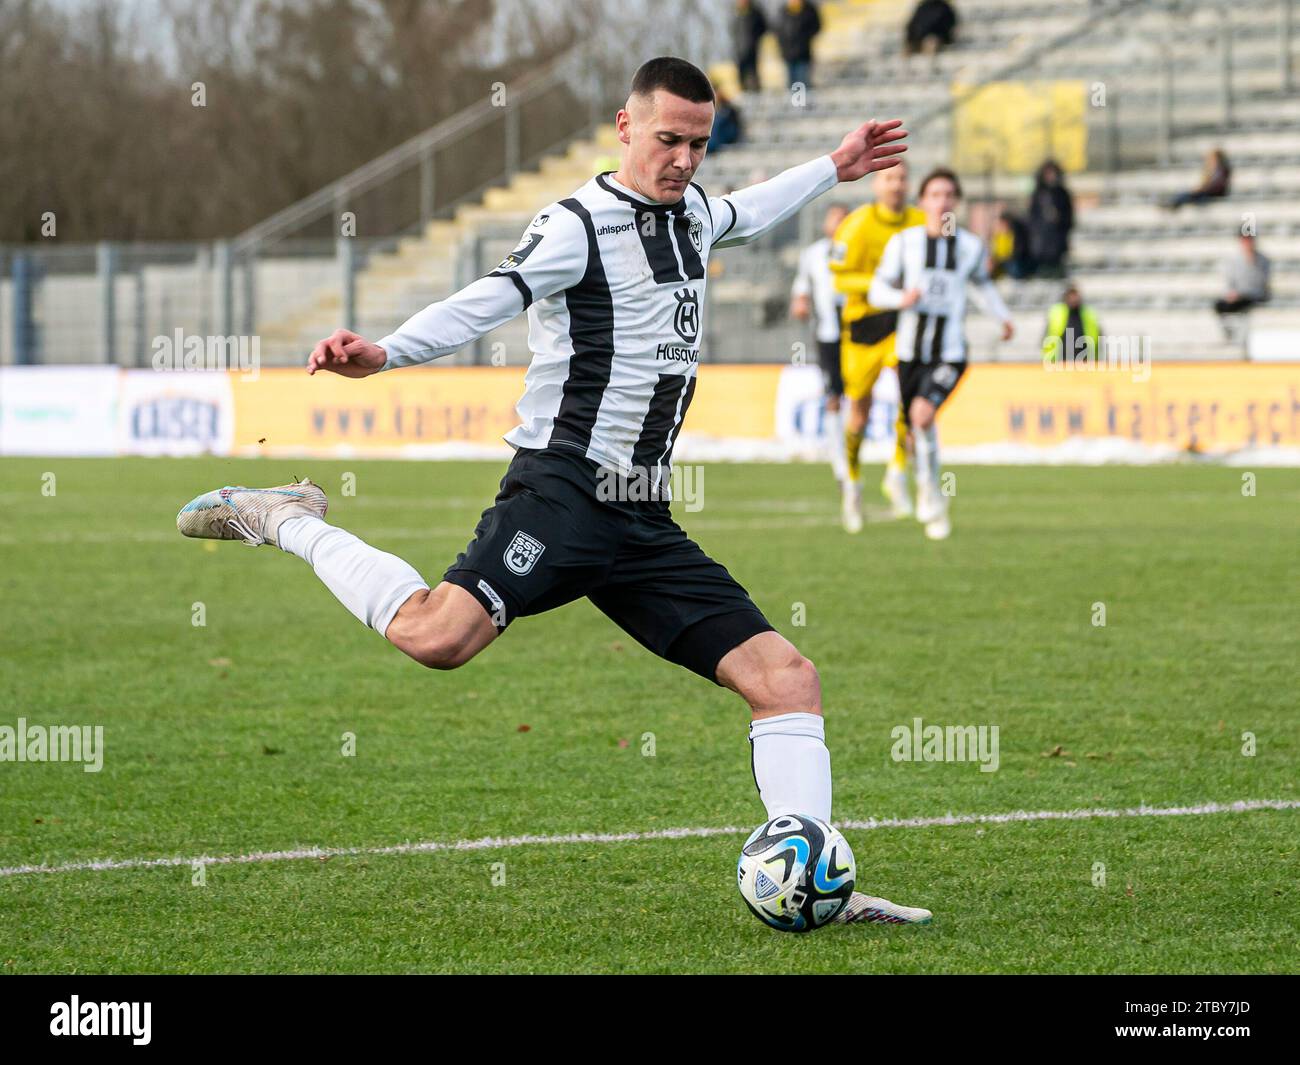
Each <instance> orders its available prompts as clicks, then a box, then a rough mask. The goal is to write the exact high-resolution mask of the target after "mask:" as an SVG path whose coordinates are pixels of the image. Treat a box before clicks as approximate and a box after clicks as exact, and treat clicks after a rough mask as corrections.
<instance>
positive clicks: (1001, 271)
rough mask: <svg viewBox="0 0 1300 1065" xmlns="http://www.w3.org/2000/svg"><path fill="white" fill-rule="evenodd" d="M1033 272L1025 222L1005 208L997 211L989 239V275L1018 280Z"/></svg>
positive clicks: (995, 277)
mask: <svg viewBox="0 0 1300 1065" xmlns="http://www.w3.org/2000/svg"><path fill="white" fill-rule="evenodd" d="M1033 272H1034V264H1033V260H1031V259H1030V258H1029V233H1028V231H1027V230H1026V229H1025V223H1024V222H1023V221H1022V220H1021V219H1020V218H1018V217H1017V216H1016V215H1014V214H1012V213H1011V212H1010V211H1008V210H1006V209H1005V208H1003V209H1002V211H1000V212H999V213H998V220H997V222H996V223H995V224H994V228H993V238H992V239H991V240H990V241H989V276H991V277H992V278H993V279H994V280H995V281H996V280H997V279H998V278H1000V277H1009V278H1011V279H1012V280H1013V281H1020V280H1022V279H1023V278H1026V277H1029V276H1030V275H1031V274H1032V273H1033Z"/></svg>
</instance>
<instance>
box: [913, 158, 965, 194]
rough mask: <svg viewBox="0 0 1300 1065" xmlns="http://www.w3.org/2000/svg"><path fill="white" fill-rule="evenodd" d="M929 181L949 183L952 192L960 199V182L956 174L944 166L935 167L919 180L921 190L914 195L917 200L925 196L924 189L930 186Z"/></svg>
mask: <svg viewBox="0 0 1300 1065" xmlns="http://www.w3.org/2000/svg"><path fill="white" fill-rule="evenodd" d="M931 181H951V182H952V187H953V191H954V192H956V193H957V199H959V200H960V199H961V182H960V181H959V180H958V178H957V175H956V173H954V172H953V171H951V170H949V169H948V168H947V167H946V166H936V167H935V168H934V169H933V170H931V171H930V172H929V173H928V174H926V175H925V177H924V178H922V179H921V188H920V190H919V191H918V192H917V194H916V198H917V199H918V200H919V199H920V198H921V197H922V196H924V195H925V187H926V186H927V185H928V184H930V182H931Z"/></svg>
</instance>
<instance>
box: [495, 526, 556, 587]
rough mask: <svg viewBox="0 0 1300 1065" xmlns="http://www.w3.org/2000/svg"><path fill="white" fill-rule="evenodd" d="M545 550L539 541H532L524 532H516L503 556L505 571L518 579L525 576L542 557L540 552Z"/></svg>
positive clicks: (544, 546)
mask: <svg viewBox="0 0 1300 1065" xmlns="http://www.w3.org/2000/svg"><path fill="white" fill-rule="evenodd" d="M545 550H546V545H545V544H544V543H542V542H541V541H540V540H536V539H534V538H533V537H531V536H529V535H528V534H527V533H526V532H522V531H520V532H517V533H515V538H514V539H513V540H511V541H510V546H509V547H507V548H506V553H505V555H504V556H503V558H504V559H505V563H506V569H508V570H509V571H510V572H511V573H513V574H515V575H516V576H518V577H524V576H527V575H528V574H529V573H531V572H532V570H533V567H534V566H535V565H537V560H538V559H539V558H541V557H542V552H543V551H545Z"/></svg>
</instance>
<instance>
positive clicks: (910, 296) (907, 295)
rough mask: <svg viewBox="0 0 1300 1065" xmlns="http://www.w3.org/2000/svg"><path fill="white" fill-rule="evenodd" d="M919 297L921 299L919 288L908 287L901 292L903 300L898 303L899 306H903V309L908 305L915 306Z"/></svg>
mask: <svg viewBox="0 0 1300 1065" xmlns="http://www.w3.org/2000/svg"><path fill="white" fill-rule="evenodd" d="M920 299H921V290H920V289H919V288H909V289H908V290H907V291H906V292H904V293H903V302H902V303H901V304H900V306H901V307H903V308H904V309H906V308H908V307H915V306H916V304H917V302H918V301H919V300H920Z"/></svg>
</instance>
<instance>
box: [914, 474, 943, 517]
mask: <svg viewBox="0 0 1300 1065" xmlns="http://www.w3.org/2000/svg"><path fill="white" fill-rule="evenodd" d="M944 509H945V508H944V505H943V496H941V495H940V494H939V486H938V485H937V484H934V483H932V482H930V481H928V480H925V479H923V478H920V477H918V478H917V479H916V520H917V521H919V522H920V523H921V524H922V525H929V524H930V522H932V521H938V520H939V519H940V518H941V517H943V513H944Z"/></svg>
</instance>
